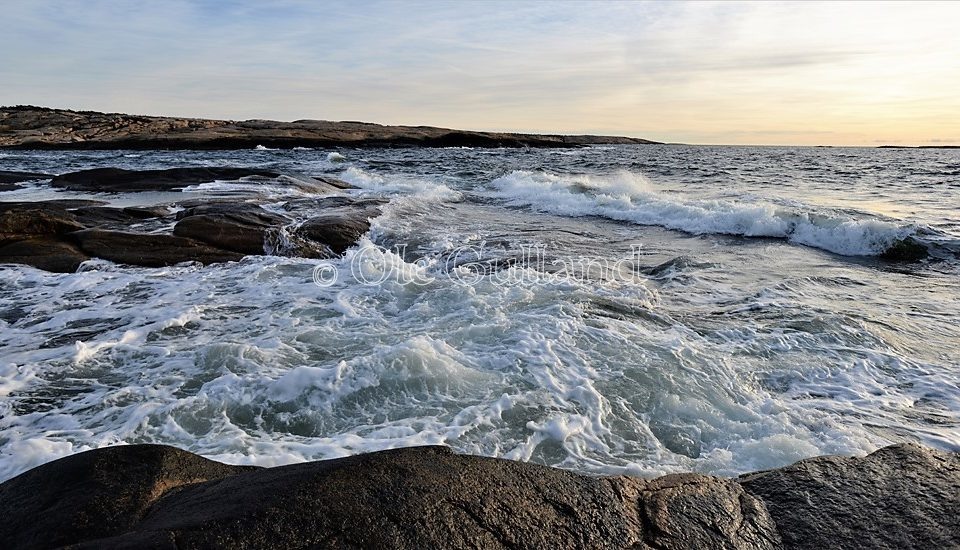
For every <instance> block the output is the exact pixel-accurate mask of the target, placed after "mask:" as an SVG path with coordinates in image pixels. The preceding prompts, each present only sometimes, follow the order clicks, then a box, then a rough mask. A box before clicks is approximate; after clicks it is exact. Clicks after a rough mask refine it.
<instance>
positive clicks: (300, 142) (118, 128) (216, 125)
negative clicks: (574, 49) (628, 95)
mask: <svg viewBox="0 0 960 550" xmlns="http://www.w3.org/2000/svg"><path fill="white" fill-rule="evenodd" d="M656 143H658V142H655V141H649V140H645V139H639V138H631V137H622V136H589V135H579V136H571V135H552V134H551V135H547V134H543V135H541V134H513V133H502V132H473V131H466V130H451V129H448V128H434V127H431V126H383V125H380V124H372V123H368V122H331V121H325V120H296V121H293V122H278V121H273V120H244V121H233V120H210V119H200V118H175V117H156V116H138V115H126V114H120V113H99V112H94V111H71V110H66V109H50V108H46V107H34V106H29V105H26V106H16V107H0V148H15V149H246V148H253V147H256V146H258V145H260V146H263V147H271V148H292V147H578V146H582V145H599V144H656Z"/></svg>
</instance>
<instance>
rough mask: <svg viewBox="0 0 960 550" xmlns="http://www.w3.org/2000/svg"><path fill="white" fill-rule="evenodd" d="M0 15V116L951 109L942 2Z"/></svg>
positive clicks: (918, 120)
mask: <svg viewBox="0 0 960 550" xmlns="http://www.w3.org/2000/svg"><path fill="white" fill-rule="evenodd" d="M9 4H10V5H8V6H5V7H4V16H5V20H6V21H7V25H6V26H5V32H4V33H3V34H0V51H4V52H5V53H6V55H4V56H2V57H0V79H2V80H3V82H4V86H3V87H0V103H3V104H11V103H43V104H47V105H52V106H70V107H81V108H92V109H101V110H123V111H133V112H145V113H155V114H182V115H192V116H212V117H222V118H248V117H249V118H253V117H258V118H280V119H296V118H328V119H360V120H373V121H378V122H387V123H408V124H435V125H441V126H449V127H466V128H478V129H513V130H531V131H564V132H583V131H592V132H603V133H633V134H636V135H641V136H645V137H651V138H654V139H669V140H679V141H697V140H719V141H729V140H737V139H751V140H755V139H758V138H757V137H756V136H767V137H766V138H765V139H769V140H777V139H783V140H793V142H802V140H803V139H809V140H811V141H816V142H819V140H822V139H825V138H824V137H823V132H827V131H831V132H833V135H834V137H835V139H838V140H854V141H855V140H860V142H861V143H867V142H869V141H870V140H871V139H872V138H871V136H873V135H878V134H880V135H890V134H891V130H896V132H898V133H901V134H903V139H907V140H914V141H917V142H919V141H922V140H923V139H926V138H925V137H921V136H928V135H930V133H931V132H932V131H934V130H932V128H931V127H932V125H940V126H944V124H945V123H944V121H949V120H955V119H956V117H955V116H953V117H952V118H951V117H950V113H955V112H957V110H958V108H960V100H958V99H957V97H956V94H955V90H956V89H957V87H958V86H960V70H958V68H960V62H958V60H960V41H958V37H957V36H956V33H955V32H954V28H953V22H954V21H955V20H956V19H957V18H956V17H955V16H957V15H960V9H957V7H955V5H951V4H830V3H809V4H807V3H803V4H800V3H797V4H782V3H776V4H774V3H734V2H729V3H728V2H717V3H702V2H698V3H673V2H603V3H597V2H559V3H547V2H526V3H507V2H472V3H466V2H429V3H426V2H424V3H417V2H402V3H401V2H365V3H360V2H324V3H316V2H308V1H302V2H301V1H281V2H270V3H265V2H253V1H240V0H234V1H228V2H212V1H187V0H168V1H165V2H153V3H127V2H109V1H105V0H90V1H84V2H52V1H44V0H36V1H31V2H13V3H9ZM956 124H957V123H956V122H954V123H953V125H954V126H953V127H950V126H949V125H947V127H940V128H937V129H936V130H935V131H936V132H937V133H940V132H945V133H946V132H949V133H953V132H954V131H957V132H960V128H957V127H956ZM778 132H779V134H778ZM908 134H909V135H908ZM725 135H726V136H729V137H728V138H727V139H724V137H723V136H725ZM803 136H807V137H806V138H804V137H803ZM798 140H799V141H798Z"/></svg>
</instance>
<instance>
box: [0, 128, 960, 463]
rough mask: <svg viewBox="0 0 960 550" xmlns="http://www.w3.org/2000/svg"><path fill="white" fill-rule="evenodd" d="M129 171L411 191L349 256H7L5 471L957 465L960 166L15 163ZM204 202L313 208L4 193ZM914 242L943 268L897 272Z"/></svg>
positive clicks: (405, 155) (388, 154) (636, 153)
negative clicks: (315, 179)
mask: <svg viewBox="0 0 960 550" xmlns="http://www.w3.org/2000/svg"><path fill="white" fill-rule="evenodd" d="M105 166H118V167H125V168H134V169H146V168H162V167H175V166H257V167H276V168H281V169H284V170H287V171H291V172H296V173H303V174H324V175H330V176H335V177H339V178H342V179H344V180H347V181H349V182H351V183H353V184H354V185H356V186H357V187H358V189H356V190H351V191H348V192H346V193H347V194H351V195H355V196H364V197H382V198H385V199H387V200H388V201H389V202H388V203H386V204H385V205H384V207H383V212H382V214H381V215H380V216H379V217H377V218H375V219H373V226H372V229H371V231H370V233H369V234H368V235H366V236H365V237H364V238H363V240H362V242H361V243H359V244H358V246H357V247H354V248H353V249H351V250H350V251H348V253H347V254H346V256H345V257H343V258H341V259H337V260H332V261H324V262H321V261H317V260H306V259H298V258H287V257H270V256H263V257H248V258H246V259H244V260H243V261H240V262H237V263H230V264H222V265H213V266H208V267H202V266H197V265H180V266H175V267H170V268H163V269H146V268H135V267H125V266H119V265H114V264H111V263H109V262H105V261H100V260H93V261H90V262H87V263H86V264H84V265H83V266H82V268H81V271H80V272H78V273H75V274H51V273H46V272H42V271H38V270H36V269H32V268H29V267H23V266H9V265H7V266H0V480H2V479H7V478H9V477H11V476H13V475H16V474H18V473H20V472H22V471H24V470H26V469H28V468H30V467H33V466H36V465H38V464H41V463H43V462H46V461H49V460H52V459H55V458H58V457H61V456H65V455H68V454H71V453H75V452H78V451H81V450H85V449H90V448H95V447H100V446H105V445H113V444H118V443H147V442H149V443H166V444H171V445H176V446H179V447H183V448H186V449H189V450H191V451H194V452H197V453H200V454H203V455H205V456H208V457H210V458H213V459H216V460H221V461H226V462H231V463H251V464H260V465H276V464H285V463H291V462H297V461H304V460H316V459H325V458H334V457H341V456H345V455H350V454H355V453H360V452H367V451H374V450H380V449H387V448H393V447H401V446H410V445H422V444H445V445H449V446H451V447H453V448H454V449H456V450H457V451H460V452H465V453H474V454H481V455H488V456H499V457H508V458H513V459H519V460H527V461H533V462H537V463H542V464H549V465H554V466H559V467H562V468H568V469H572V470H575V471H580V472H587V473H593V474H621V473H627V474H636V475H645V476H651V475H657V474H662V473H667V472H676V471H699V472H705V473H711V474H719V475H735V474H738V473H741V472H746V471H751V470H757V469H762V468H771V467H777V466H782V465H785V464H788V463H791V462H793V461H795V460H798V459H801V458H804V457H809V456H814V455H820V454H860V453H866V452H869V451H872V450H874V449H876V448H878V447H881V446H883V445H887V444H890V443H894V442H902V441H917V442H921V443H924V444H927V445H932V446H934V447H938V448H942V449H952V450H960V261H958V253H960V211H958V208H960V151H957V150H916V149H909V150H907V149H904V150H888V149H856V148H774V147H769V148H764V147H687V146H645V147H590V148H583V149H570V150H530V149H518V150H484V149H370V150H351V149H338V150H332V149H328V150H312V149H297V150H286V151H274V150H268V149H260V148H258V149H257V150H250V151H214V152H184V151H173V152H170V151H155V152H150V151H136V152H134V151H101V152H18V151H3V152H0V169H4V170H30V171H44V172H49V173H62V172H67V171H74V170H79V169H85V168H93V167H105ZM204 196H217V197H222V196H232V197H235V198H238V199H239V200H246V199H250V198H252V197H256V198H257V200H258V201H261V202H264V203H266V204H268V206H269V208H272V209H276V210H278V211H283V210H284V209H285V208H287V206H288V204H289V201H295V200H299V199H304V198H309V194H308V192H307V191H304V190H303V189H300V188H297V187H296V186H292V185H289V182H287V181H284V180H283V179H281V180H277V181H270V182H263V181H234V182H215V183H209V184H203V185H198V186H193V187H190V188H188V189H186V190H185V191H183V192H178V193H148V194H143V195H96V194H78V193H69V192H64V191H55V190H52V189H50V188H49V187H48V186H47V185H46V183H44V182H34V183H31V184H29V185H28V187H27V189H23V190H18V191H13V192H7V193H0V200H33V199H49V198H67V197H92V198H99V199H102V200H107V201H110V202H112V203H114V204H121V205H126V204H143V203H147V202H149V203H168V202H176V201H178V200H183V199H184V198H196V197H204ZM301 204H302V201H301ZM298 215H309V213H307V214H304V213H303V212H302V211H300V214H298ZM908 236H909V237H912V238H913V239H915V240H917V241H919V242H921V243H923V244H924V245H925V246H927V247H928V248H929V249H930V252H931V257H930V258H929V259H927V260H924V261H920V262H915V263H891V262H887V261H884V260H882V259H880V258H878V255H879V254H881V253H882V252H883V251H884V250H885V249H886V248H888V247H889V246H890V245H891V244H893V243H894V242H896V241H897V240H898V239H902V238H904V237H908Z"/></svg>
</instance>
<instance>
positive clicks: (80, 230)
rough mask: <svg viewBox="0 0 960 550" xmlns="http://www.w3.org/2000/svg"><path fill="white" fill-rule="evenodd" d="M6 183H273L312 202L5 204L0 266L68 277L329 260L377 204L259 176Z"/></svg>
mask: <svg viewBox="0 0 960 550" xmlns="http://www.w3.org/2000/svg"><path fill="white" fill-rule="evenodd" d="M5 174H6V176H7V178H8V179H9V180H11V184H12V185H16V184H17V183H20V182H22V181H30V180H37V179H50V183H49V185H50V186H51V187H54V188H59V189H66V190H70V191H78V192H91V191H93V192H100V193H141V192H154V193H163V192H169V191H179V190H180V189H182V188H184V187H187V186H189V185H196V184H200V183H205V182H212V181H216V180H241V179H242V180H244V181H248V182H257V181H260V180H269V181H271V182H275V183H276V182H280V183H281V184H282V185H288V186H294V187H297V188H298V189H301V190H304V191H307V192H308V194H309V196H310V197H311V198H308V199H294V200H289V201H287V202H285V203H284V204H283V205H282V210H283V212H277V211H269V210H266V209H264V208H263V207H262V205H260V204H258V201H257V196H256V195H255V194H254V195H251V196H237V197H235V198H216V197H211V198H188V199H183V200H175V201H172V202H169V203H163V204H148V205H144V206H133V207H131V206H127V207H113V206H108V203H106V202H104V201H99V200H87V199H55V200H44V201H9V202H0V264H4V263H14V264H25V265H30V266H33V267H36V268H39V269H43V270H47V271H53V272H62V273H72V272H74V271H76V270H77V269H78V267H79V266H80V264H81V263H83V262H84V261H87V260H89V259H91V258H101V259H104V260H109V261H112V262H115V263H120V264H127V265H135V266H144V267H161V266H168V265H173V264H178V263H181V262H190V261H194V262H200V263H202V264H210V263H216V262H227V261H237V260H240V259H242V258H243V257H244V256H248V255H280V256H297V257H304V258H330V257H334V256H336V255H339V254H342V253H343V252H344V251H345V250H346V249H347V248H349V247H350V246H352V245H353V244H354V243H355V242H356V241H357V240H358V239H359V238H360V237H361V236H362V235H363V234H364V233H366V232H367V231H368V230H369V228H370V222H369V219H370V218H371V217H376V215H377V214H378V208H379V205H380V204H381V201H380V200H377V199H360V198H351V197H349V196H345V195H343V194H342V193H341V191H342V190H343V189H345V188H347V187H349V185H348V184H347V183H345V182H342V181H339V180H336V179H333V178H329V177H324V176H317V177H310V176H304V175H299V174H294V175H290V174H281V173H279V172H274V171H270V170H262V169H247V168H172V169H167V170H138V171H132V170H121V169H117V168H98V169H93V170H83V171H80V172H70V173H66V174H61V175H58V176H49V175H46V174H32V173H19V176H18V175H17V174H18V173H14V172H7V173H5ZM13 180H15V181H16V182H17V183H13ZM318 212H319V213H318ZM301 217H302V218H303V219H300V218H301Z"/></svg>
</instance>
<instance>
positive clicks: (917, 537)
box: [0, 444, 960, 550]
mask: <svg viewBox="0 0 960 550" xmlns="http://www.w3.org/2000/svg"><path fill="white" fill-rule="evenodd" d="M958 487H960V460H958V454H956V453H946V452H941V451H935V450H932V449H928V448H924V447H920V446H917V445H912V444H903V445H895V446H892V447H887V448H884V449H881V450H879V451H877V452H875V453H873V454H871V455H869V456H867V457H864V458H841V457H820V458H813V459H809V460H804V461H801V462H798V463H797V464H794V465H792V466H788V467H785V468H780V469H777V470H771V471H767V472H759V473H755V474H750V475H747V476H742V477H741V478H739V479H738V480H732V479H722V478H717V477H710V476H704V475H699V474H675V475H668V476H664V477H661V478H658V479H654V480H644V479H640V478H633V477H625V476H619V477H591V476H585V475H578V474H575V473H572V472H568V471H565V470H559V469H555V468H550V467H546V466H539V465H536V464H529V463H521V462H513V461H509V460H502V459H494V458H483V457H477V456H466V455H457V454H454V453H453V452H452V451H451V450H450V449H448V448H446V447H411V448H406V449H395V450H390V451H382V452H377V453H370V454H364V455H357V456H353V457H349V458H342V459H336V460H326V461H320V462H308V463H303V464H295V465H290V466H281V467H275V468H257V467H252V466H229V465H226V464H221V463H219V462H214V461H211V460H208V459H205V458H203V457H200V456H198V455H195V454H192V453H189V452H186V451H183V450H180V449H177V448H174V447H168V446H163V445H129V446H118V447H109V448H103V449H98V450H93V451H87V452H83V453H79V454H76V455H73V456H70V457H66V458H62V459H60V460H56V461H53V462H50V463H47V464H44V465H42V466H39V467H37V468H34V469H32V470H29V471H27V472H25V473H23V474H21V475H19V476H17V477H15V478H13V479H10V480H8V481H6V482H5V483H3V484H0V512H2V514H3V517H4V521H3V522H0V540H2V541H4V542H5V544H4V547H5V548H11V549H19V548H59V547H70V548H171V549H173V548H178V549H184V548H417V549H419V548H636V549H664V550H665V549H680V548H731V549H732V548H743V549H747V548H750V549H759V548H957V547H960V519H958V518H960V490H958Z"/></svg>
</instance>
